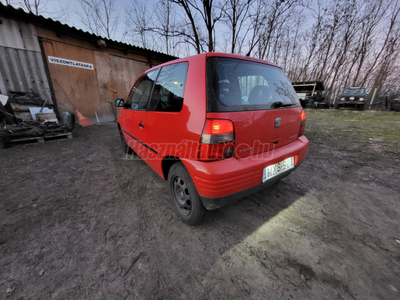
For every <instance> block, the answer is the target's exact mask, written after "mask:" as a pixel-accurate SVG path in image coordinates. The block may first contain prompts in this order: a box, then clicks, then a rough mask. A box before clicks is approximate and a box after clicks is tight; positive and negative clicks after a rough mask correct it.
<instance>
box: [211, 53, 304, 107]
mask: <svg viewBox="0 0 400 300" xmlns="http://www.w3.org/2000/svg"><path fill="white" fill-rule="evenodd" d="M207 105H208V106H207V109H208V111H209V112H229V111H249V110H264V109H274V108H282V107H296V106H300V102H299V99H298V97H297V95H296V92H295V90H294V89H293V86H292V84H291V82H290V81H289V79H288V78H287V77H286V75H285V74H284V73H283V71H282V70H281V69H280V68H278V67H274V66H269V65H266V64H263V63H256V62H251V61H246V60H240V59H233V58H223V57H209V58H208V59H207Z"/></svg>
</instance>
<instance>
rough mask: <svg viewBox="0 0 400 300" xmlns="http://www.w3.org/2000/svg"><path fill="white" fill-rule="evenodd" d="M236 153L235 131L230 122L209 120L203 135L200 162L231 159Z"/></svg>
mask: <svg viewBox="0 0 400 300" xmlns="http://www.w3.org/2000/svg"><path fill="white" fill-rule="evenodd" d="M234 153H235V131H234V129H233V123H232V121H229V120H218V119H207V120H206V125H205V126H204V130H203V134H202V135H201V141H200V150H199V160H206V161H207V160H208V161H210V160H218V159H225V158H230V157H232V156H233V155H234Z"/></svg>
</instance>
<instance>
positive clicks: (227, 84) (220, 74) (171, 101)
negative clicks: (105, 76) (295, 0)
mask: <svg viewBox="0 0 400 300" xmlns="http://www.w3.org/2000/svg"><path fill="white" fill-rule="evenodd" d="M115 105H116V106H117V107H122V109H121V111H120V113H119V117H118V129H119V131H120V134H121V140H122V143H123V146H124V149H125V150H126V151H132V150H133V151H134V152H135V153H136V154H137V155H139V156H140V157H141V158H142V159H143V160H144V161H145V162H146V163H147V164H148V165H149V166H150V167H151V168H153V170H154V171H156V172H157V173H158V174H159V175H160V176H161V177H162V178H164V179H165V180H168V186H169V190H170V194H171V198H172V200H173V203H174V207H175V209H176V212H177V213H178V215H179V217H180V218H181V219H182V220H183V221H184V222H185V223H187V224H190V225H195V224H198V223H200V222H201V221H202V220H203V219H205V217H206V216H207V215H208V211H209V210H214V209H216V208H219V207H221V206H224V205H228V204H230V203H232V202H233V201H236V200H238V199H240V198H243V197H245V196H247V195H249V194H250V193H253V192H256V191H258V190H260V189H262V188H264V187H266V186H268V185H270V184H272V183H274V182H276V181H278V180H279V179H281V178H283V177H285V176H287V175H289V173H291V172H292V171H293V170H294V169H295V168H296V167H298V166H299V165H300V163H301V162H302V161H303V160H304V158H305V156H306V154H307V150H308V144H309V142H308V139H307V138H306V137H305V136H304V129H305V123H306V116H305V113H304V111H303V109H302V107H301V106H300V102H299V100H298V98H297V96H296V93H295V91H294V89H293V87H292V85H291V83H290V81H289V80H288V79H287V77H286V76H285V74H284V73H283V71H282V69H281V68H279V67H278V66H276V65H273V64H271V63H267V62H265V61H262V60H258V59H254V58H250V57H244V56H239V55H232V54H222V53H205V54H199V55H195V56H191V57H187V58H182V59H177V60H174V61H171V62H168V63H165V64H162V65H159V66H157V67H154V68H152V69H150V70H148V71H146V72H145V73H143V74H142V75H141V76H140V77H139V79H137V81H136V83H135V84H134V86H133V88H132V90H131V92H130V94H129V96H128V98H127V100H126V101H124V100H123V99H117V100H116V102H115Z"/></svg>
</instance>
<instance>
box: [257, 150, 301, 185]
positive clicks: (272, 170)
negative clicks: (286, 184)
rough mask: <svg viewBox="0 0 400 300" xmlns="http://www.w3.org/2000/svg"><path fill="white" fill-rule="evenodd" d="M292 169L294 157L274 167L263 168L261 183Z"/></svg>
mask: <svg viewBox="0 0 400 300" xmlns="http://www.w3.org/2000/svg"><path fill="white" fill-rule="evenodd" d="M293 168H294V157H293V156H292V157H289V158H286V159H285V160H282V161H280V162H278V163H276V164H274V165H271V166H268V167H266V168H264V171H263V177H262V182H265V181H267V180H269V179H271V178H274V177H275V176H278V175H279V174H281V173H283V172H285V171H287V170H290V169H293Z"/></svg>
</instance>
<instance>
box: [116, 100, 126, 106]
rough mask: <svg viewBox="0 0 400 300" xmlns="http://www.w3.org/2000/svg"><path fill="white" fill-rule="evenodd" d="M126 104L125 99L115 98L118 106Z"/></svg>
mask: <svg viewBox="0 0 400 300" xmlns="http://www.w3.org/2000/svg"><path fill="white" fill-rule="evenodd" d="M124 105H125V101H124V99H116V100H115V106H116V107H124Z"/></svg>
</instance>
